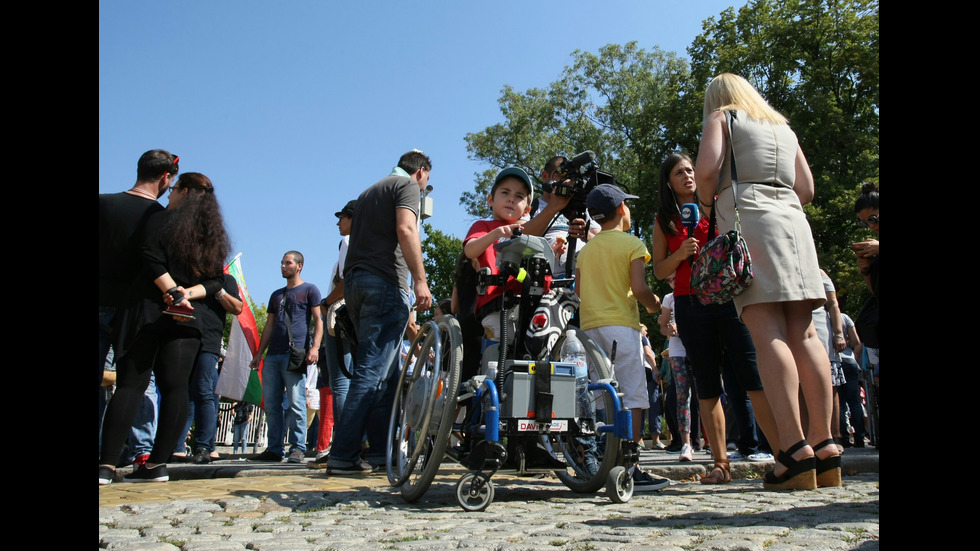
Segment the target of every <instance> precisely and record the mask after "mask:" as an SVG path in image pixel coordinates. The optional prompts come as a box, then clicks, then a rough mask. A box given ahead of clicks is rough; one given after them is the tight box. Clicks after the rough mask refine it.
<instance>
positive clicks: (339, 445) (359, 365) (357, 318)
mask: <svg viewBox="0 0 980 551" xmlns="http://www.w3.org/2000/svg"><path fill="white" fill-rule="evenodd" d="M344 298H345V299H346V301H347V308H348V309H349V311H350V315H351V319H352V321H353V322H354V327H356V328H357V329H356V331H357V336H358V344H357V350H356V351H355V354H354V356H355V358H356V359H355V364H354V372H353V375H354V377H353V378H352V379H351V380H350V386H349V387H348V390H347V401H346V403H345V404H344V408H343V410H342V411H341V413H340V417H339V418H338V417H336V413H335V417H334V418H335V421H336V425H335V426H336V431H335V433H334V441H333V447H332V448H331V452H330V455H331V457H334V458H336V459H339V460H342V461H355V460H357V459H358V458H359V457H360V453H361V439H362V437H363V436H364V431H365V429H367V430H369V431H370V432H369V436H370V435H371V434H378V435H379V436H377V437H376V438H379V437H380V438H382V441H381V442H371V444H373V445H377V446H379V447H380V448H381V449H384V438H383V437H381V436H380V434H382V432H381V431H387V426H385V427H383V428H382V427H379V426H371V427H368V414H369V413H370V412H371V411H372V410H373V409H375V408H379V407H381V406H382V405H383V404H382V400H383V399H384V395H385V390H386V389H387V387H388V384H387V382H388V379H389V377H390V376H391V375H392V373H393V371H394V370H395V368H396V367H397V365H398V348H399V346H400V345H401V342H402V336H403V335H404V334H405V328H406V327H407V326H408V312H409V308H410V304H409V301H408V292H407V291H405V290H403V289H401V288H399V286H398V285H396V284H394V283H391V282H388V281H386V280H384V279H382V278H380V277H378V276H376V275H374V274H371V273H368V272H366V271H364V270H359V269H355V270H354V271H353V272H352V273H351V274H350V275H348V276H347V277H346V278H345V279H344ZM379 422H380V420H377V421H374V422H373V423H372V425H376V424H378V423H379ZM386 422H387V420H385V423H386Z"/></svg>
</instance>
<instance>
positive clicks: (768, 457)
mask: <svg viewBox="0 0 980 551" xmlns="http://www.w3.org/2000/svg"><path fill="white" fill-rule="evenodd" d="M772 460H773V457H772V454H771V453H765V452H759V453H753V454H752V455H750V456H749V461H755V462H757V463H762V462H765V461H772Z"/></svg>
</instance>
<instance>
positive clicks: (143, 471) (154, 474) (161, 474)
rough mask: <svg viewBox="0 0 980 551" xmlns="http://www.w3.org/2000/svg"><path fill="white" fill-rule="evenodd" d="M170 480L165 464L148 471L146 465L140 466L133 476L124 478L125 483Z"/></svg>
mask: <svg viewBox="0 0 980 551" xmlns="http://www.w3.org/2000/svg"><path fill="white" fill-rule="evenodd" d="M168 480H170V475H169V474H167V466H166V465H163V464H160V465H157V466H156V467H153V468H152V469H148V468H147V467H146V465H140V467H139V468H138V469H136V470H135V471H133V472H132V474H130V475H128V476H126V477H124V478H123V481H124V482H166V481H168Z"/></svg>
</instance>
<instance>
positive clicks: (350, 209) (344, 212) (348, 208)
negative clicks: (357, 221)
mask: <svg viewBox="0 0 980 551" xmlns="http://www.w3.org/2000/svg"><path fill="white" fill-rule="evenodd" d="M355 206H357V199H352V200H350V201H347V204H346V205H344V208H342V209H340V212H335V213H333V214H334V216H336V217H337V218H340V217H341V216H350V217H351V218H353V217H354V207H355Z"/></svg>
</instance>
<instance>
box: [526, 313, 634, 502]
mask: <svg viewBox="0 0 980 551" xmlns="http://www.w3.org/2000/svg"><path fill="white" fill-rule="evenodd" d="M569 329H572V330H574V331H575V336H577V337H578V339H579V340H580V341H582V344H583V345H584V346H585V353H586V361H587V362H588V365H589V373H590V376H595V377H596V380H602V379H608V378H609V377H610V371H611V369H610V362H609V358H608V357H607V356H606V354H605V352H603V351H602V349H601V348H599V346H598V345H597V344H596V343H595V342H594V341H593V340H592V339H590V338H589V336H588V335H586V334H585V332H583V331H582V330H580V329H579V328H577V327H574V326H569ZM564 341H565V337H564V335H563V336H562V337H560V338H559V339H558V342H557V343H555V346H554V347H553V348H552V352H551V356H552V357H551V359H552V360H558V359H559V358H558V355H559V354H560V353H561V345H562V343H563V342H564ZM589 403H590V404H591V408H592V409H593V410H595V408H596V406H597V405H598V407H599V408H600V409H599V410H598V412H597V417H600V416H601V415H603V414H604V413H605V412H610V413H609V415H610V417H611V412H612V410H613V401H612V397H611V396H609V394H608V393H606V392H603V391H598V390H597V391H589ZM612 421H613V420H612V419H611V418H610V419H607V421H606V422H607V423H612ZM598 424H599V423H598V422H597V426H598ZM542 438H546V439H548V440H549V443H550V445H551V448H552V449H553V450H554V451H555V452H561V454H562V459H563V460H564V461H565V463H567V464H568V468H566V469H565V470H564V471H555V475H557V476H558V478H559V479H560V480H561V481H562V482H563V483H564V484H565V485H566V486H568V487H569V488H570V489H571V490H572V491H573V492H577V493H582V494H594V493H596V492H598V491H599V490H600V489H602V487H603V486H604V485H605V484H606V482H607V477H608V476H609V473H610V471H612V469H613V467H615V466H616V465H617V464H619V443H620V438H619V437H618V436H616V435H615V434H613V433H611V432H603V433H596V434H595V436H578V437H576V436H572V434H571V433H568V432H562V433H551V434H548V435H542ZM556 455H557V454H556Z"/></svg>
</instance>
